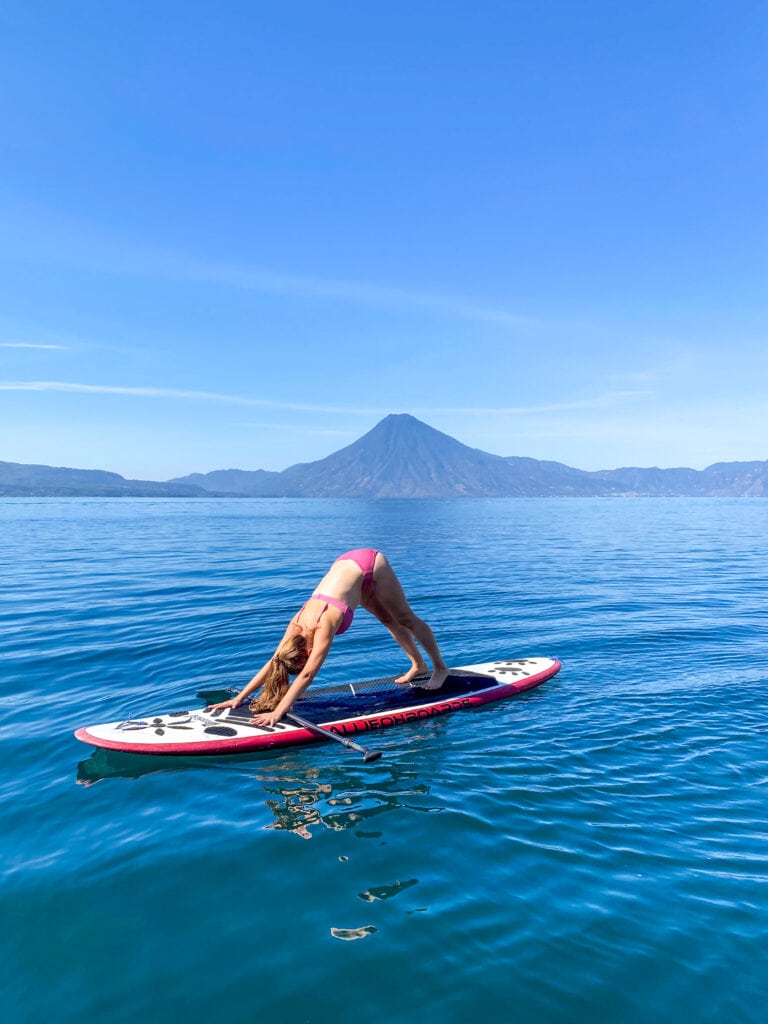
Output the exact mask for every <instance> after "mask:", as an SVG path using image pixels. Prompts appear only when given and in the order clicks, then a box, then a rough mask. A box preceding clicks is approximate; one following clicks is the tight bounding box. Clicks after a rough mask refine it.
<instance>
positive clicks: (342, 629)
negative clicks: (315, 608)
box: [310, 594, 355, 636]
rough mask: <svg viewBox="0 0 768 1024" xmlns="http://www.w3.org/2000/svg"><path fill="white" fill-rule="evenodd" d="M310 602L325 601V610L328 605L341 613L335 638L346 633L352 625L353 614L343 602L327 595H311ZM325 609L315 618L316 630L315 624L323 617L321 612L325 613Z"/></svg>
mask: <svg viewBox="0 0 768 1024" xmlns="http://www.w3.org/2000/svg"><path fill="white" fill-rule="evenodd" d="M310 601H325V608H327V607H328V605H331V607H332V608H338V610H339V611H340V612H341V613H342V615H343V618H342V620H341V625H340V626H339V628H338V629H337V630H336V636H340V635H341V634H342V633H346V631H347V630H348V629H349V627H350V626H351V625H352V619H353V618H354V615H355V613H354V611H353V610H352V609H351V608H350V607H349V605H348V604H347V603H346V602H345V601H339V600H338V598H335V597H329V596H328V595H327V594H313V595H312V597H310ZM325 608H323V611H321V612H320V614H319V615H318V616H317V622H316V623H315V629H317V624H318V623H319V622H320V619H322V617H323V612H324V611H325Z"/></svg>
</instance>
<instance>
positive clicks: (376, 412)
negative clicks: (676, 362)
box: [0, 380, 654, 416]
mask: <svg viewBox="0 0 768 1024" xmlns="http://www.w3.org/2000/svg"><path fill="white" fill-rule="evenodd" d="M0 391H40V392H45V391H48V392H57V393H65V394H66V393H68V394H88V395H124V396H126V397H134V398H168V399H182V400H189V401H203V402H223V403H227V404H230V405H245V406H256V407H260V408H265V409H284V410H291V411H294V412H319V413H332V414H341V415H353V416H386V415H387V414H388V413H391V412H410V413H413V414H414V415H420V416H438V415H473V414H476V415H482V416H487V415H494V416H516V415H526V416H527V415H532V414H547V413H553V412H565V411H570V410H576V409H595V408H600V407H613V408H615V407H617V406H621V405H623V404H626V403H628V402H633V401H634V400H635V399H637V398H643V397H646V396H649V395H652V394H654V392H653V391H647V390H632V391H608V392H605V393H603V394H600V395H595V396H593V397H591V398H583V399H578V400H575V401H571V402H550V403H544V404H542V405H519V406H515V405H510V406H440V407H433V406H425V407H419V408H413V407H411V408H409V409H397V408H394V409H393V408H392V407H390V408H375V407H371V406H365V407H360V406H342V405H313V404H308V403H302V402H284V401H278V400H274V399H268V398H253V397H250V396H247V395H230V394H224V393H222V392H217V391H195V390H185V389H181V388H157V387H135V386H123V385H116V384H80V383H75V382H71V381H52V380H47V381H46V380H34V381H0Z"/></svg>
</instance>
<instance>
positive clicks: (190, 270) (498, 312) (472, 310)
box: [146, 257, 552, 327]
mask: <svg viewBox="0 0 768 1024" xmlns="http://www.w3.org/2000/svg"><path fill="white" fill-rule="evenodd" d="M146 269H147V271H149V272H154V273H157V274H162V275H163V276H167V277H173V278H176V279H179V280H188V281H198V282H205V283H207V284H214V285H225V286H226V287H229V288H239V289H241V290H244V291H252V292H263V293H265V294H271V295H290V296H295V297H297V298H309V299H328V300H336V301H342V302H348V303H353V304H355V305H362V306H375V307H378V308H382V307H386V308H392V309H398V310H411V311H415V312H418V311H421V312H430V313H436V314H440V315H443V316H452V317H458V318H460V319H464V320H484V321H488V322H491V323H499V324H504V325H507V326H510V327H545V326H552V325H551V324H549V323H548V322H547V321H545V320H542V319H541V318H539V317H534V316H529V315H527V314H522V313H517V312H513V311H512V310H508V309H497V308H494V307H489V306H486V305H484V304H482V303H477V302H474V301H473V300H471V299H463V298H460V299H456V298H452V297H450V296H447V295H445V294H441V293H439V292H432V291H425V290H420V289H410V288H396V287H390V286H387V285H381V284H375V283H372V282H370V281H361V280H355V279H345V278H328V277H319V276H315V275H310V274H286V273H281V272H276V271H271V270H263V269H259V268H248V267H237V266H233V265H227V264H218V265H217V264H208V263H198V262H195V261H192V260H186V259H184V258H181V257H180V258H173V257H168V258H165V259H163V258H157V257H155V258H154V259H150V260H149V261H148V263H147V264H146Z"/></svg>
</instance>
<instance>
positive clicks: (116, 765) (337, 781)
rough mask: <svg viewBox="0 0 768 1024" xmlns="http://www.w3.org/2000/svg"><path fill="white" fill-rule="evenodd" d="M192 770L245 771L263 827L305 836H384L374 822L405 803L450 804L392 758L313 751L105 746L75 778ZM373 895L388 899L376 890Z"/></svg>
mask: <svg viewBox="0 0 768 1024" xmlns="http://www.w3.org/2000/svg"><path fill="white" fill-rule="evenodd" d="M267 763H268V766H267ZM261 765H263V767H260V766H261ZM283 765H284V767H282V766H283ZM190 769H194V770H196V771H199V770H201V769H207V770H209V771H210V770H215V769H219V770H222V769H229V770H232V769H234V770H242V771H244V772H246V773H247V774H248V775H249V777H250V778H252V779H253V780H254V781H256V782H257V783H259V784H260V786H261V787H262V791H263V796H264V806H265V807H267V808H268V809H269V811H270V812H271V814H272V817H273V819H274V820H273V821H272V822H271V823H270V824H268V825H265V826H264V828H265V829H267V830H270V829H275V830H279V831H284V832H292V833H293V834H294V835H297V836H300V837H301V838H302V839H311V838H312V831H313V829H318V828H325V829H329V830H331V831H333V832H343V831H345V830H347V829H352V830H354V834H355V836H356V838H358V839H377V838H379V837H380V836H381V834H382V833H381V830H380V829H378V828H376V827H373V828H371V825H375V823H376V822H377V819H379V818H380V817H381V815H384V814H387V813H389V812H390V811H395V810H398V809H399V808H407V809H409V810H416V811H422V812H425V813H432V812H435V811H440V810H442V809H443V808H441V807H439V806H437V805H435V803H434V801H433V800H432V801H429V802H425V801H424V799H423V798H425V797H429V796H430V787H429V786H428V785H427V784H426V783H425V782H424V781H423V780H422V779H421V777H420V775H419V773H418V772H416V771H415V770H413V769H411V768H406V767H403V766H402V765H398V764H395V763H387V762H386V761H379V762H377V763H376V767H375V769H374V768H373V767H362V766H361V765H360V764H359V763H357V762H356V763H355V766H352V765H345V766H342V765H340V764H335V765H333V766H329V765H328V764H327V763H323V764H322V765H317V764H312V763H311V762H310V760H309V756H307V758H306V759H305V760H299V759H298V758H297V757H296V755H286V754H285V752H284V751H283V752H281V751H261V752H259V753H256V754H254V753H250V754H230V755H228V756H221V757H177V756H168V755H152V754H127V753H124V752H122V751H116V750H104V749H102V748H98V749H96V750H94V751H93V753H92V754H91V755H90V756H89V757H88V758H86V760H84V761H81V762H80V763H79V764H78V766H77V777H76V781H77V784H78V785H80V786H92V785H94V783H96V782H101V781H103V780H106V779H118V778H120V779H139V778H141V777H142V776H144V775H151V774H155V773H170V772H181V771H188V770H190ZM254 769H255V770H254ZM397 884H398V885H399V886H404V885H410V884H413V883H412V882H408V883H397ZM372 892H373V890H372ZM361 898H363V897H361ZM370 898H371V899H387V898H389V897H388V896H384V895H379V894H374V895H371V897H370Z"/></svg>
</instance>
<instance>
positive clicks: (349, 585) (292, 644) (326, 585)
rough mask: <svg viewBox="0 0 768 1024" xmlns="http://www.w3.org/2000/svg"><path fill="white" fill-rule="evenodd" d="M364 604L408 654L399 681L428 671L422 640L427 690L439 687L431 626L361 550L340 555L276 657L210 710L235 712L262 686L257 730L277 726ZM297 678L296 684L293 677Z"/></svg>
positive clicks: (383, 563)
mask: <svg viewBox="0 0 768 1024" xmlns="http://www.w3.org/2000/svg"><path fill="white" fill-rule="evenodd" d="M358 605H362V606H363V608H365V610H366V611H369V612H370V613H371V615H375V616H376V618H377V619H378V620H379V622H381V623H382V625H384V626H386V627H387V629H388V630H389V632H390V633H391V634H392V636H393V637H394V638H395V640H396V641H397V642H398V644H400V646H401V647H402V649H403V650H404V651H405V653H406V654H407V655H408V658H409V659H410V662H411V667H410V668H409V669H408V671H407V672H405V673H404V674H403V675H401V676H399V677H398V678H397V679H396V680H395V682H397V683H407V682H409V681H410V680H411V679H413V678H414V676H417V675H419V674H421V673H422V672H427V671H428V668H427V664H426V662H425V661H424V658H423V657H422V655H421V652H420V650H419V648H418V647H417V646H416V641H418V642H419V643H420V644H421V646H422V647H423V648H424V650H425V651H426V652H427V654H428V655H429V657H430V659H431V661H432V676H431V678H430V680H429V682H428V683H427V684H425V685H426V686H428V687H430V688H433V689H436V688H437V687H439V686H441V685H442V683H443V681H444V679H445V677H446V676H447V675H448V669H447V668H446V665H445V662H444V661H443V658H442V655H441V654H440V650H439V648H438V646H437V642H436V640H435V637H434V635H433V633H432V630H431V629H430V628H429V626H428V625H427V624H426V622H424V621H423V620H422V619H420V618H419V617H418V616H417V615H416V614H415V613H414V612H413V610H412V609H411V607H410V605H409V604H408V601H407V600H406V597H405V594H404V593H403V588H402V587H401V586H400V581H399V580H398V578H397V576H395V573H394V570H393V569H392V567H391V565H390V564H389V562H388V561H387V559H386V558H385V556H384V555H383V554H382V553H381V551H375V550H374V549H373V548H360V549H358V550H356V551H347V552H346V554H343V555H340V556H339V557H338V558H337V559H336V561H335V562H334V563H333V565H332V566H331V567H330V569H329V570H328V572H327V573H326V574H325V576H324V577H323V578H322V579H321V580H320V583H319V584H318V586H317V589H316V590H315V592H314V594H313V595H312V597H310V599H309V600H308V601H307V602H306V604H305V605H304V607H303V608H302V609H301V610H300V611H299V613H298V615H297V616H296V617H295V618H294V619H292V620H291V622H290V623H289V625H288V628H287V629H286V631H285V633H284V635H283V639H282V640H281V641H280V643H279V644H278V646H277V650H276V651H275V653H274V656H273V657H272V658H270V660H269V661H268V662H267V663H266V665H264V667H263V668H262V669H260V670H259V672H257V673H256V675H255V676H254V677H253V679H251V681H250V682H249V683H248V684H247V685H246V686H244V687H243V689H242V690H241V691H240V693H238V694H237V696H236V697H233V698H232V699H231V700H225V701H222V702H221V703H220V704H213V705H211V710H213V709H216V708H236V707H237V706H238V705H239V704H242V702H243V701H244V700H245V698H246V697H247V696H248V695H249V694H250V693H253V691H254V690H258V689H259V687H263V691H262V693H261V696H260V697H259V698H258V699H256V700H254V701H252V703H251V705H250V707H251V710H252V711H256V712H259V713H258V714H256V715H255V716H254V718H253V720H252V721H253V724H254V725H274V724H275V722H278V721H279V720H280V719H281V718H282V717H283V715H284V714H286V712H287V711H289V710H290V709H291V707H293V704H294V702H295V701H297V700H298V699H299V697H301V695H302V694H303V693H304V691H305V690H306V689H307V687H308V686H309V684H310V683H311V682H312V680H313V679H314V678H315V676H316V675H317V673H318V672H319V671H320V666H321V665H322V664H323V662H324V661H325V659H326V656H327V654H328V651H329V650H330V647H331V644H332V643H333V638H334V637H335V636H338V635H340V634H341V633H344V632H345V631H346V630H347V629H349V626H350V624H351V622H352V617H353V615H354V611H355V608H357V607H358ZM290 676H295V677H296V678H295V679H294V680H293V683H291V682H290V679H289V677H290Z"/></svg>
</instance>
